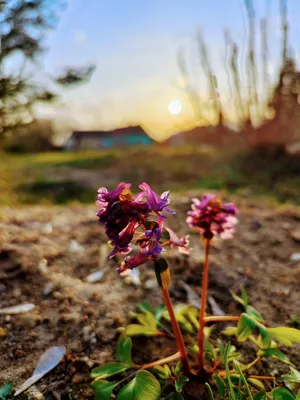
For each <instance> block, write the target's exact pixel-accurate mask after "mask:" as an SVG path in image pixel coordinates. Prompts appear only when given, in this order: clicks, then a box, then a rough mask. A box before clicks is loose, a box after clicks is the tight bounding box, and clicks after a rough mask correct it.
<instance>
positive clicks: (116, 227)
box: [96, 182, 150, 257]
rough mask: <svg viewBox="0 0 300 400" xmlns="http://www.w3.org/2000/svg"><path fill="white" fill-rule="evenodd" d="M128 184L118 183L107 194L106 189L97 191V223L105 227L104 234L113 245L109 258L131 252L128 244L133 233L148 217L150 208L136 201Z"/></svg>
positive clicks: (144, 203)
mask: <svg viewBox="0 0 300 400" xmlns="http://www.w3.org/2000/svg"><path fill="white" fill-rule="evenodd" d="M130 186H131V184H130V183H124V182H122V183H120V184H119V185H118V187H117V188H116V189H114V190H113V191H111V192H108V190H107V189H106V188H100V189H99V190H98V200H97V203H96V204H97V205H98V206H100V207H101V208H100V210H99V212H98V214H97V215H98V217H99V221H100V222H101V223H103V224H104V225H105V232H106V234H107V236H108V238H109V240H110V242H111V244H112V245H114V246H115V247H114V250H113V251H112V252H111V253H110V255H109V257H113V256H114V255H116V254H117V253H123V254H126V253H128V252H129V251H130V250H131V247H130V246H129V245H130V242H131V241H132V238H133V235H134V232H135V231H136V229H137V228H138V227H139V226H140V225H141V224H142V223H143V221H144V219H145V218H146V217H147V216H148V215H149V212H150V207H149V204H148V203H147V202H146V201H143V202H142V201H136V199H135V198H134V197H133V195H132V193H131V191H130V190H129V187H130Z"/></svg>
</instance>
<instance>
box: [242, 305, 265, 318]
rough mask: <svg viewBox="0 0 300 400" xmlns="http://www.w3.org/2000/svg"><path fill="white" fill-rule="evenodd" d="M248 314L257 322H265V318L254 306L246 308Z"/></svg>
mask: <svg viewBox="0 0 300 400" xmlns="http://www.w3.org/2000/svg"><path fill="white" fill-rule="evenodd" d="M246 313H247V314H248V315H250V316H251V317H252V318H254V319H256V320H257V321H263V320H264V319H263V317H262V316H261V315H260V313H259V312H258V311H257V310H256V309H255V308H254V307H252V306H247V307H246Z"/></svg>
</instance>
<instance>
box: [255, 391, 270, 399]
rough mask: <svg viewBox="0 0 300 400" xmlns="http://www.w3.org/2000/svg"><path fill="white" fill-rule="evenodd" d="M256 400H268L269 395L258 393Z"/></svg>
mask: <svg viewBox="0 0 300 400" xmlns="http://www.w3.org/2000/svg"><path fill="white" fill-rule="evenodd" d="M254 400H267V394H266V392H263V393H257V394H256V395H255V396H254Z"/></svg>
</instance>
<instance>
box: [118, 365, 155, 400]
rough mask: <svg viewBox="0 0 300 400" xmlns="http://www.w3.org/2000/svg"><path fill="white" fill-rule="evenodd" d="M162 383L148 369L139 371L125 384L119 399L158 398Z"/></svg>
mask: <svg viewBox="0 0 300 400" xmlns="http://www.w3.org/2000/svg"><path fill="white" fill-rule="evenodd" d="M159 396H160V384H159V382H158V380H157V379H156V378H155V377H154V376H153V375H152V374H151V373H150V372H148V371H139V372H138V373H137V374H136V376H135V378H134V379H133V380H132V381H131V382H129V383H128V384H127V385H126V386H124V387H123V388H122V389H121V390H120V392H119V393H118V395H117V400H158V399H159Z"/></svg>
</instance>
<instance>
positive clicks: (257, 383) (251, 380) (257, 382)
mask: <svg viewBox="0 0 300 400" xmlns="http://www.w3.org/2000/svg"><path fill="white" fill-rule="evenodd" d="M247 380H248V382H249V383H251V385H254V386H256V387H258V388H260V389H262V390H264V389H265V387H264V384H263V383H262V381H260V380H259V379H255V378H248V379H247Z"/></svg>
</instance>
